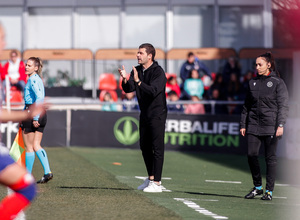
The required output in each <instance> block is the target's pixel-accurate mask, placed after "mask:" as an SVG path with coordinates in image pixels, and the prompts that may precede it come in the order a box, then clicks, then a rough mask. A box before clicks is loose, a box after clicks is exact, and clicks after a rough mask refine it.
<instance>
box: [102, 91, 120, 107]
mask: <svg viewBox="0 0 300 220" xmlns="http://www.w3.org/2000/svg"><path fill="white" fill-rule="evenodd" d="M103 102H105V103H107V104H103V105H102V108H101V109H102V111H118V108H117V105H116V104H115V103H113V102H114V100H113V98H112V96H111V94H110V92H106V93H105V94H104V97H103Z"/></svg>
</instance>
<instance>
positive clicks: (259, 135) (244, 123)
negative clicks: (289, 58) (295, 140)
mask: <svg viewBox="0 0 300 220" xmlns="http://www.w3.org/2000/svg"><path fill="white" fill-rule="evenodd" d="M256 69H257V71H258V75H257V77H254V78H253V79H251V80H250V81H249V89H248V92H247V96H246V99H245V104H244V106H243V111H242V114H241V122H240V125H241V129H240V133H241V135H242V136H245V135H246V134H247V138H248V140H247V143H248V163H249V166H250V170H251V174H252V179H253V183H254V188H253V189H251V191H250V192H249V193H248V194H247V195H246V196H245V198H246V199H252V198H254V197H255V196H256V195H262V194H263V188H262V178H261V172H260V166H259V161H258V155H259V148H260V146H261V144H262V143H263V144H264V147H265V160H266V165H267V175H266V181H267V183H266V191H265V194H264V195H263V196H262V197H261V199H262V200H272V191H273V189H274V184H275V173H276V164H277V158H276V149H277V142H278V138H280V137H281V136H282V135H283V127H284V124H285V122H286V118H287V113H288V98H289V97H288V91H287V88H286V85H285V83H284V81H283V80H282V79H281V78H280V77H279V74H278V73H277V72H276V68H275V62H274V58H273V56H272V54H271V53H270V52H268V53H265V54H262V55H260V56H258V57H257V59H256Z"/></svg>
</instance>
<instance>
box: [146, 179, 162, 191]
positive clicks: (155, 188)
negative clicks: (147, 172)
mask: <svg viewBox="0 0 300 220" xmlns="http://www.w3.org/2000/svg"><path fill="white" fill-rule="evenodd" d="M143 191H144V192H152V193H159V192H162V188H161V185H157V184H156V183H155V182H154V181H150V183H149V185H148V186H147V187H146V188H145V189H144V190H143Z"/></svg>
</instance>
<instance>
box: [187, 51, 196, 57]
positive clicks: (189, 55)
mask: <svg viewBox="0 0 300 220" xmlns="http://www.w3.org/2000/svg"><path fill="white" fill-rule="evenodd" d="M194 55H195V54H194V53H193V52H189V53H188V55H187V56H188V57H191V56H194Z"/></svg>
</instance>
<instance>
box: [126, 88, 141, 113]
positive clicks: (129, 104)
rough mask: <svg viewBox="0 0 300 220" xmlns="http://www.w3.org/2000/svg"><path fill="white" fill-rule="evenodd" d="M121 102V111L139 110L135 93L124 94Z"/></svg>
mask: <svg viewBox="0 0 300 220" xmlns="http://www.w3.org/2000/svg"><path fill="white" fill-rule="evenodd" d="M122 101H123V111H132V110H134V111H139V110H140V108H139V105H138V102H137V98H136V95H135V92H129V93H124V94H123V98H122Z"/></svg>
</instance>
